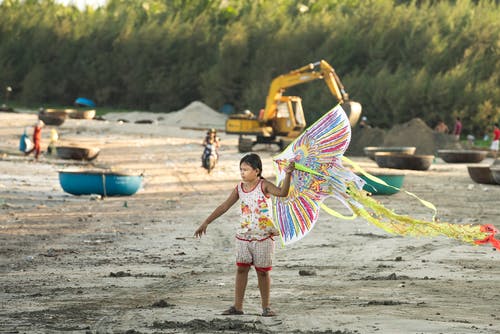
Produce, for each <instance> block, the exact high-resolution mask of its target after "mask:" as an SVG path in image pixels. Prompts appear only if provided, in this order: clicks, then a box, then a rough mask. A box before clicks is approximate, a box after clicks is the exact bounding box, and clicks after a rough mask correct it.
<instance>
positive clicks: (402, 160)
mask: <svg viewBox="0 0 500 334" xmlns="http://www.w3.org/2000/svg"><path fill="white" fill-rule="evenodd" d="M433 160H434V156H433V155H413V154H402V153H390V152H379V153H375V162H376V163H377V165H378V166H379V167H381V168H395V169H412V170H428V169H429V167H430V166H431V164H432V161H433Z"/></svg>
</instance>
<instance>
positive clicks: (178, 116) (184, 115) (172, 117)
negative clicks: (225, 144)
mask: <svg viewBox="0 0 500 334" xmlns="http://www.w3.org/2000/svg"><path fill="white" fill-rule="evenodd" d="M103 118H104V119H106V120H109V121H119V120H122V121H127V122H131V123H135V122H141V121H147V120H150V121H153V122H157V123H158V124H159V125H167V126H175V127H188V128H189V127H191V128H217V129H223V128H224V126H225V123H226V118H227V116H226V115H224V114H221V113H219V112H217V111H215V110H213V109H212V108H210V107H209V106H207V105H206V104H204V103H202V102H199V101H195V102H192V103H190V104H189V105H188V106H187V107H185V108H183V109H181V110H178V111H173V112H169V113H152V112H142V111H133V112H128V113H124V112H119V113H108V114H105V115H104V117H103Z"/></svg>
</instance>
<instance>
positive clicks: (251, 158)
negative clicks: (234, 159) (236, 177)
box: [240, 153, 263, 179]
mask: <svg viewBox="0 0 500 334" xmlns="http://www.w3.org/2000/svg"><path fill="white" fill-rule="evenodd" d="M242 163H246V164H247V165H249V166H250V167H252V168H253V169H258V170H259V174H258V175H257V176H258V177H260V178H261V179H262V178H263V177H262V160H260V157H259V156H258V155H257V154H255V153H249V154H247V155H245V156H243V158H241V160H240V166H241V164H242Z"/></svg>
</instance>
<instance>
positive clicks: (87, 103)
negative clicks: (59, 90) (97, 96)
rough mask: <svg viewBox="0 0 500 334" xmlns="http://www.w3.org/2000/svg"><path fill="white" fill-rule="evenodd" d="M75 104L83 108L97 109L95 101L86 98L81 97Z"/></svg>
mask: <svg viewBox="0 0 500 334" xmlns="http://www.w3.org/2000/svg"><path fill="white" fill-rule="evenodd" d="M75 104H76V105H78V106H81V107H90V108H95V103H94V101H92V100H90V99H87V98H85V97H79V98H77V99H76V100H75Z"/></svg>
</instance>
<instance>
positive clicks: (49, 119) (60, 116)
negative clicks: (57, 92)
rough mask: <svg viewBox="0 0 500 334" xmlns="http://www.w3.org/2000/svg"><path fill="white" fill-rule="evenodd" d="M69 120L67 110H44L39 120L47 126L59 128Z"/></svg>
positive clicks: (39, 114) (40, 113)
mask: <svg viewBox="0 0 500 334" xmlns="http://www.w3.org/2000/svg"><path fill="white" fill-rule="evenodd" d="M66 118H68V112H67V111H66V110H65V109H43V110H41V111H40V112H39V113H38V119H39V120H41V121H43V122H44V123H45V125H56V126H59V125H61V124H63V123H64V121H65V120H66Z"/></svg>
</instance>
